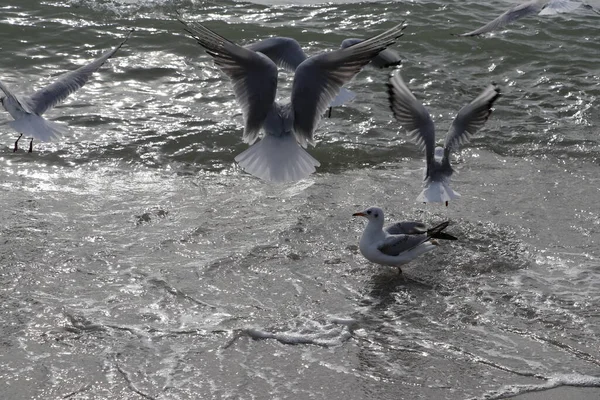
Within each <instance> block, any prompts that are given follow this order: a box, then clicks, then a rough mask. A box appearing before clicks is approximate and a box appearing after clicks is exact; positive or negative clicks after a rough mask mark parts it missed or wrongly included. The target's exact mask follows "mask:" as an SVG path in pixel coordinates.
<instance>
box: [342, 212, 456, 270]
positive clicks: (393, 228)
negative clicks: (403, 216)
mask: <svg viewBox="0 0 600 400" xmlns="http://www.w3.org/2000/svg"><path fill="white" fill-rule="evenodd" d="M352 216H354V217H365V218H367V220H368V221H369V222H368V224H367V226H366V228H365V230H364V232H363V234H362V236H361V238H360V243H359V249H360V252H361V253H362V255H363V256H365V258H366V259H367V260H369V261H371V262H374V263H376V264H381V265H388V266H392V267H398V270H399V272H400V273H402V270H401V269H400V266H401V265H404V264H406V263H408V262H410V261H412V260H414V259H415V258H417V257H418V256H420V255H421V254H424V253H427V252H429V251H431V250H433V249H434V248H435V246H436V245H437V242H435V241H434V240H432V239H444V240H457V238H456V237H454V236H452V235H450V234H447V233H444V232H442V231H443V230H444V229H446V227H447V226H448V224H449V223H450V222H449V221H446V222H442V223H441V224H439V225H437V226H435V227H433V228H430V229H427V228H426V227H425V224H423V223H422V222H414V221H405V222H397V223H395V224H392V225H389V226H387V227H385V228H384V227H383V223H384V216H383V210H382V209H381V208H379V207H369V208H367V209H366V210H364V211H361V212H357V213H354V214H352Z"/></svg>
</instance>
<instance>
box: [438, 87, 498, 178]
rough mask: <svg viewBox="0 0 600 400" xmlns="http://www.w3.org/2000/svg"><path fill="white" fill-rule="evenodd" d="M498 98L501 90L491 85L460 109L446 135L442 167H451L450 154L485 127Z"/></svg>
mask: <svg viewBox="0 0 600 400" xmlns="http://www.w3.org/2000/svg"><path fill="white" fill-rule="evenodd" d="M498 97H500V89H499V88H498V86H496V85H495V84H491V85H489V86H488V87H486V88H485V89H484V91H483V92H481V94H480V95H479V96H477V97H476V98H475V100H473V101H472V102H470V103H469V104H467V105H466V106H464V107H463V108H461V109H460V111H459V112H458V114H457V115H456V118H454V121H453V122H452V126H450V130H449V131H448V133H447V134H446V142H445V143H444V158H443V159H442V165H444V166H447V167H448V166H450V152H452V151H455V150H457V149H458V147H459V146H460V145H461V144H463V143H466V142H468V141H469V139H470V137H471V135H474V134H475V133H476V132H477V131H478V130H479V129H481V128H482V127H483V125H484V124H485V122H486V121H487V119H488V118H489V116H490V114H491V113H492V106H493V105H494V102H495V101H496V100H497V99H498Z"/></svg>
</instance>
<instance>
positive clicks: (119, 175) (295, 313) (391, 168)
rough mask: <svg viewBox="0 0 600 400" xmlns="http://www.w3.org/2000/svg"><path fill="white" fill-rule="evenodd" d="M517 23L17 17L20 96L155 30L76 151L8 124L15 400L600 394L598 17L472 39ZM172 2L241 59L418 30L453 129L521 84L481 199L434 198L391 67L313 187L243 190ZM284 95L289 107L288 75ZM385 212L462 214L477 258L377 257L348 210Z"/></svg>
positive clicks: (412, 66) (479, 155) (430, 18)
mask: <svg viewBox="0 0 600 400" xmlns="http://www.w3.org/2000/svg"><path fill="white" fill-rule="evenodd" d="M263 3H268V2H263ZM303 3H307V2H303ZM507 5H508V3H507V2H504V1H492V2H489V4H486V3H484V2H475V1H450V2H442V1H413V2H408V1H407V2H386V3H360V4H356V3H355V4H352V3H346V4H344V3H338V2H335V3H329V4H326V5H310V4H306V5H301V6H299V5H291V4H283V5H272V4H262V5H261V4H249V3H241V2H239V3H238V2H236V3H225V2H219V4H217V2H213V3H208V2H206V3H203V2H199V1H192V2H189V1H187V2H177V1H159V0H156V1H152V0H147V1H143V0H140V1H136V0H114V1H108V0H106V1H105V0H102V1H100V0H99V1H92V0H72V1H70V0H65V1H45V2H38V1H33V0H19V1H17V0H7V1H5V2H3V3H2V6H0V10H1V13H0V43H1V45H0V46H1V47H0V48H1V55H2V56H1V57H0V79H2V81H3V82H5V83H6V84H8V85H10V86H11V87H14V88H15V89H18V90H20V91H23V92H27V91H29V90H33V89H36V88H38V87H39V86H40V85H41V84H45V83H48V82H50V81H51V80H52V78H53V77H55V76H56V75H57V74H59V73H61V72H64V71H67V70H70V69H73V68H75V67H76V66H77V65H81V64H83V63H85V62H88V61H90V60H91V59H93V58H94V57H95V56H97V55H98V54H100V52H102V51H105V50H106V49H108V48H110V47H112V46H114V45H116V44H117V43H118V42H119V40H120V38H122V37H123V35H124V34H125V32H126V29H127V27H134V28H135V29H136V31H135V33H134V35H133V36H132V37H131V39H130V41H129V42H128V43H127V45H125V46H124V47H123V49H121V51H120V52H119V53H118V54H117V56H116V57H115V58H113V59H111V60H109V62H108V63H107V64H106V65H105V66H104V67H103V68H102V69H101V71H100V72H99V73H96V74H95V75H94V76H93V78H92V79H91V81H90V82H89V83H88V84H87V85H86V86H85V87H84V88H83V89H82V90H80V91H79V92H77V93H76V94H75V95H74V96H71V97H70V98H69V99H68V100H67V102H66V103H65V104H64V105H63V106H60V107H58V108H56V109H55V110H53V111H51V112H49V113H48V117H49V118H50V119H53V120H58V121H63V122H66V123H68V124H69V126H70V127H71V129H72V130H73V132H74V134H73V136H70V137H66V138H65V139H64V140H63V141H61V142H57V143H52V144H39V143H38V144H36V148H35V152H34V153H33V154H27V153H26V152H24V151H21V152H18V153H13V152H12V144H13V142H14V139H15V138H16V135H15V133H14V132H13V131H11V130H10V129H9V128H8V127H7V126H6V125H3V126H1V127H0V142H1V146H0V190H1V192H0V204H1V207H0V221H1V222H0V230H1V231H0V235H1V236H0V272H1V274H0V296H1V297H0V299H1V302H0V307H1V311H0V322H1V324H0V337H1V342H0V378H1V379H0V392H1V393H2V397H3V398H6V399H55V398H72V399H100V398H106V399H109V398H110V399H136V398H147V399H200V398H255V399H267V398H280V399H309V398H313V399H336V398H340V399H341V398H344V399H398V398H405V399H466V398H474V399H484V398H485V399H493V398H501V397H504V396H509V395H511V394H518V393H523V392H528V391H537V390H541V389H547V388H553V387H557V386H561V385H579V386H589V387H600V350H599V347H598V343H599V332H600V314H599V313H598V309H600V293H599V291H598V288H599V287H600V261H599V257H600V250H599V248H598V244H599V243H598V242H599V237H600V236H599V233H600V211H599V208H598V202H597V199H598V196H599V195H600V191H599V186H600V178H598V176H599V174H598V172H599V170H600V169H599V168H600V165H599V164H600V139H599V133H600V132H599V130H598V126H599V125H600V115H599V113H598V104H599V101H600V100H599V96H600V70H599V68H598V65H600V39H599V37H598V32H599V31H598V26H599V24H600V19H599V18H598V17H597V16H595V15H594V14H591V13H588V12H585V11H582V12H580V13H575V14H571V15H568V16H558V17H546V18H537V17H531V18H528V19H524V20H522V21H519V22H517V23H515V24H513V25H511V26H509V27H508V28H507V29H505V30H503V31H501V32H498V33H495V34H492V35H488V36H487V37H484V38H458V37H455V36H452V35H451V34H452V33H460V32H465V31H468V30H471V29H473V28H475V27H477V26H479V25H481V24H483V23H485V22H486V21H488V20H490V19H491V18H494V17H495V16H496V15H498V14H499V13H501V12H502V11H503V10H504V9H505V8H506V7H507ZM175 9H179V10H181V11H182V12H183V13H184V14H185V17H186V18H187V19H189V20H198V21H204V22H206V23H207V25H208V26H209V27H211V28H213V29H214V30H216V31H218V32H219V33H220V34H222V35H224V36H226V37H228V38H230V39H231V40H234V41H236V42H239V43H247V42H249V41H251V40H255V39H258V38H264V37H267V36H271V35H280V36H291V37H294V38H296V39H297V40H298V41H299V42H300V43H301V45H302V46H303V48H304V49H305V50H306V51H307V52H308V53H316V52H318V51H321V50H323V49H327V48H331V47H337V46H338V45H339V43H340V42H341V40H342V39H343V38H345V37H348V36H355V37H356V36H358V37H366V36H368V35H372V34H374V33H377V32H380V31H381V30H383V29H387V28H389V27H390V26H392V25H393V24H394V23H396V22H398V21H399V20H402V19H406V21H407V23H408V25H409V28H408V29H407V30H406V35H405V36H404V37H403V38H402V39H400V41H399V43H398V44H397V46H396V48H397V49H398V50H399V51H400V52H401V54H402V55H403V57H404V59H405V61H404V63H403V66H402V73H403V76H404V78H405V79H406V80H407V82H408V83H409V86H410V87H411V88H412V89H413V91H414V92H415V94H416V96H417V97H419V98H420V99H422V100H423V101H424V103H425V104H426V105H427V106H428V107H429V109H430V111H431V113H432V115H433V116H434V119H435V121H436V123H437V124H438V128H439V131H440V133H443V132H445V131H446V130H447V128H448V127H449V125H450V122H451V120H452V118H453V116H454V115H455V113H456V111H457V110H458V109H459V108H460V107H461V106H462V105H464V104H466V103H467V102H468V101H470V100H471V99H472V98H473V97H474V96H476V95H477V94H478V92H479V91H480V90H481V89H483V88H484V87H485V86H486V85H487V84H488V83H489V82H490V81H492V80H493V81H496V82H498V83H499V85H500V86H501V87H502V90H503V97H502V98H501V99H500V100H499V101H498V102H497V103H496V104H497V105H496V110H495V112H494V113H493V114H492V117H491V118H490V120H489V121H488V123H487V125H486V127H485V129H484V130H483V131H482V133H481V134H478V135H477V136H476V137H475V138H474V139H473V141H472V142H471V144H469V145H467V146H465V147H464V148H463V149H462V151H461V152H460V154H459V155H458V157H457V161H456V165H457V168H458V170H459V172H460V174H458V175H456V176H455V178H454V185H453V186H454V188H455V189H456V190H457V191H458V192H460V193H461V194H462V195H463V197H462V199H460V200H459V201H457V202H455V203H454V204H452V205H451V206H450V207H449V208H447V209H446V208H443V207H439V206H431V205H430V206H427V207H424V206H422V205H420V204H416V203H415V202H414V199H415V197H416V195H417V194H418V192H419V190H420V188H419V187H420V177H421V174H422V172H421V167H422V166H423V161H422V154H421V153H420V151H419V150H418V149H417V148H416V146H414V145H412V144H410V143H409V142H408V141H407V136H406V134H405V133H404V132H400V131H399V130H398V129H397V124H396V123H395V122H394V121H393V119H392V116H391V113H390V111H389V109H388V105H387V98H386V93H385V82H386V80H387V74H388V71H374V70H365V71H364V72H362V73H361V74H360V75H359V76H358V77H357V78H356V79H355V80H354V81H353V82H352V83H351V85H350V88H351V89H352V90H354V91H356V92H358V97H357V99H356V100H355V101H354V102H353V103H352V104H350V105H348V106H347V107H343V108H339V109H336V110H335V111H334V118H332V119H331V120H326V121H324V122H323V124H322V127H321V128H320V129H319V131H318V132H317V137H318V141H319V143H318V145H317V147H316V148H314V149H311V150H310V151H311V153H312V154H313V155H314V156H315V157H316V158H318V159H319V160H320V161H321V163H322V166H321V167H320V168H319V169H318V172H317V173H316V174H315V175H313V176H312V177H311V179H309V180H307V181H303V182H299V183H297V184H293V185H283V186H277V185H269V184H266V183H264V182H262V181H259V180H257V179H254V178H252V177H250V176H248V175H246V174H244V173H243V172H241V171H240V170H239V169H238V168H236V166H235V164H234V160H233V159H234V157H235V155H236V154H238V153H240V152H241V151H243V150H244V149H245V145H244V144H243V143H242V142H241V132H242V124H241V113H240V110H239V108H238V107H237V105H236V103H235V100H234V98H233V95H232V91H231V87H230V85H229V83H228V82H227V80H226V79H225V78H224V76H223V75H222V74H221V73H220V72H219V71H218V70H217V69H216V68H215V67H214V66H213V64H212V62H211V61H210V59H209V58H208V56H207V55H205V54H204V53H203V51H202V50H201V49H200V48H199V47H198V46H197V45H196V44H195V42H194V41H193V40H191V39H190V38H188V37H186V36H185V34H184V33H183V32H182V30H181V26H180V25H179V24H178V23H177V22H176V21H174V10H175ZM280 81H281V86H282V90H281V91H280V96H281V97H286V96H288V95H289V87H290V85H291V77H290V76H289V75H287V74H284V73H282V74H281V80H280ZM1 115H2V118H5V119H7V118H8V114H6V113H5V112H4V111H2V113H1ZM23 144H24V145H25V144H26V142H24V143H23ZM25 147H26V146H25ZM368 205H379V206H382V207H384V208H385V209H386V210H387V211H388V215H389V216H390V217H391V218H419V219H424V220H425V221H427V222H431V223H433V222H437V221H440V220H442V219H445V218H448V219H450V220H451V221H452V226H451V229H450V230H449V231H450V232H451V233H452V234H454V235H456V236H458V237H460V238H461V240H460V241H458V242H456V243H443V245H442V246H440V247H439V248H438V249H437V251H435V252H433V253H429V254H427V255H425V256H423V257H421V258H420V259H418V260H416V261H414V262H413V263H411V264H410V265H408V266H406V267H405V268H404V270H405V275H406V277H407V280H406V281H403V280H401V279H398V278H397V277H396V276H394V275H393V273H392V272H393V271H390V270H388V269H383V268H379V267H376V266H374V265H372V264H370V263H369V262H367V261H366V260H364V258H362V256H361V255H360V254H359V253H358V249H357V244H358V238H359V236H360V233H361V232H362V228H363V227H364V221H362V220H355V219H352V218H351V214H352V213H353V212H356V211H359V210H361V209H363V208H364V207H366V206H368ZM588 390H589V389H588ZM548 393H550V392H548ZM586 393H591V395H592V396H594V395H596V396H598V393H600V392H599V391H598V389H596V390H592V391H590V392H586Z"/></svg>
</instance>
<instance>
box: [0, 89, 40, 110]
mask: <svg viewBox="0 0 600 400" xmlns="http://www.w3.org/2000/svg"><path fill="white" fill-rule="evenodd" d="M0 89H1V90H2V91H3V92H4V95H5V96H6V97H7V98H9V99H11V101H12V102H14V103H16V104H19V105H20V106H21V108H22V109H23V111H24V112H26V113H29V114H33V110H32V109H31V108H30V107H29V104H28V103H27V102H26V101H23V100H21V98H19V96H17V95H16V94H14V93H13V92H11V91H10V89H9V88H8V87H7V86H6V85H5V84H4V83H2V82H0Z"/></svg>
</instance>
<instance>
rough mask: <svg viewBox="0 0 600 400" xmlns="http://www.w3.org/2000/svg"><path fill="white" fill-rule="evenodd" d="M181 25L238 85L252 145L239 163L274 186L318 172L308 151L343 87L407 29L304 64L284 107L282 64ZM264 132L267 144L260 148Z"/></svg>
mask: <svg viewBox="0 0 600 400" xmlns="http://www.w3.org/2000/svg"><path fill="white" fill-rule="evenodd" d="M179 21H180V22H181V23H182V24H183V25H184V26H185V29H186V31H187V32H188V33H189V34H190V35H191V36H192V37H193V38H194V39H196V41H197V42H198V44H200V45H201V46H202V47H204V48H205V49H206V52H207V53H208V54H209V55H210V56H212V57H213V58H214V60H215V64H216V65H217V66H218V67H220V68H221V70H222V71H223V72H224V73H225V74H226V75H227V76H228V77H229V78H230V79H231V81H232V83H233V91H234V93H235V97H236V99H237V102H238V103H239V105H240V106H241V108H242V111H243V114H244V123H245V126H244V134H243V140H244V142H246V143H248V144H250V145H252V146H251V147H250V148H249V149H247V150H246V151H244V152H243V153H241V154H239V155H238V156H237V157H235V160H236V161H237V162H238V164H239V165H240V166H241V167H242V168H243V169H244V170H245V171H246V172H248V173H250V174H252V175H255V176H257V177H259V178H261V179H265V180H268V181H273V182H289V181H298V180H300V179H304V178H306V177H307V176H309V175H310V174H311V173H313V172H314V171H315V166H319V165H320V164H319V162H318V161H317V160H316V159H314V158H313V157H312V156H311V155H310V154H308V153H307V152H306V151H305V150H304V149H303V148H302V147H306V146H307V145H308V144H312V145H314V140H313V134H314V132H315V130H316V129H317V125H318V123H319V121H320V120H321V116H322V115H323V113H324V112H325V110H326V109H327V107H329V104H330V103H331V101H332V100H333V99H334V98H335V97H336V95H337V94H338V92H339V91H340V88H341V87H342V86H343V85H344V84H346V83H348V82H349V81H350V80H351V79H352V78H353V77H354V76H355V75H356V74H357V73H358V72H359V71H360V70H361V68H362V67H363V66H365V65H366V64H368V63H369V62H370V61H371V59H372V58H373V57H375V56H376V55H377V54H379V52H380V51H381V50H383V49H385V48H386V47H388V46H389V45H391V44H392V43H394V42H395V41H396V39H398V38H399V37H400V36H402V30H403V29H404V28H405V27H404V26H403V24H399V25H396V26H395V27H393V28H391V29H389V30H387V31H385V32H383V33H381V34H379V35H377V36H375V37H372V38H371V39H367V40H365V41H364V42H362V43H359V44H357V45H355V46H351V47H349V48H347V49H339V50H334V51H331V52H328V53H321V54H318V55H315V56H312V57H309V58H307V59H306V60H304V61H302V62H301V63H300V65H298V67H297V68H296V69H295V74H294V82H293V85H292V95H291V101H290V102H289V103H286V104H280V103H278V102H276V101H275V96H276V93H277V65H276V64H275V63H274V62H273V61H272V60H271V59H270V58H269V57H267V56H266V55H264V54H263V53H262V52H256V51H252V50H250V49H247V48H244V47H241V46H238V45H237V44H235V43H233V42H231V41H229V40H227V39H225V38H224V37H222V36H220V35H218V34H217V33H215V32H213V31H211V30H210V29H208V28H206V27H204V26H203V25H201V24H194V25H193V26H190V25H188V24H186V23H185V22H184V21H182V20H181V19H179ZM281 54H287V53H285V52H283V53H281ZM261 129H262V130H263V131H264V133H263V136H262V139H261V140H260V141H259V142H257V143H255V142H256V140H257V139H258V136H259V133H260V131H261ZM254 143H255V144H254Z"/></svg>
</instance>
